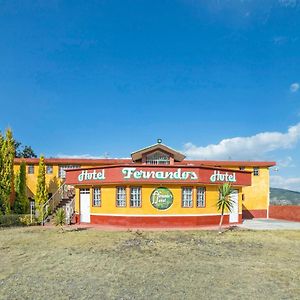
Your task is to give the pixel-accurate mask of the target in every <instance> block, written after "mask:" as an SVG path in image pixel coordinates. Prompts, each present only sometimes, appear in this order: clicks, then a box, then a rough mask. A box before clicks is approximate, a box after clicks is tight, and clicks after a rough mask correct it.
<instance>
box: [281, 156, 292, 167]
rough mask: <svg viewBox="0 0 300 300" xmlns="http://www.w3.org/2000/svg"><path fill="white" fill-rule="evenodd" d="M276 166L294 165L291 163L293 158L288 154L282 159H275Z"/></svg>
mask: <svg viewBox="0 0 300 300" xmlns="http://www.w3.org/2000/svg"><path fill="white" fill-rule="evenodd" d="M277 166H278V167H282V168H288V167H295V165H294V163H293V159H292V157H290V156H287V157H286V158H284V159H280V160H278V161H277Z"/></svg>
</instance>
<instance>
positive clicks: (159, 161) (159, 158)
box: [146, 151, 170, 165]
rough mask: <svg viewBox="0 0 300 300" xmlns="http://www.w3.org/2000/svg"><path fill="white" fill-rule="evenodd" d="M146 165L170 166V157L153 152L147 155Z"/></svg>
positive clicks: (159, 152)
mask: <svg viewBox="0 0 300 300" xmlns="http://www.w3.org/2000/svg"><path fill="white" fill-rule="evenodd" d="M146 164H152V165H169V164H170V156H169V155H168V154H166V153H163V152H161V151H155V152H154V153H151V154H148V155H147V156H146Z"/></svg>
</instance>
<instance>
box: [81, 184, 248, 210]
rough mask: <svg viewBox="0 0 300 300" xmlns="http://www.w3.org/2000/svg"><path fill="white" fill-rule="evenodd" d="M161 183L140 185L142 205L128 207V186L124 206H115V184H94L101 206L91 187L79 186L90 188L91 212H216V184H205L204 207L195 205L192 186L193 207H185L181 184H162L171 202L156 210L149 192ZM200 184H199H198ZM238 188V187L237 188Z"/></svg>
mask: <svg viewBox="0 0 300 300" xmlns="http://www.w3.org/2000/svg"><path fill="white" fill-rule="evenodd" d="M160 186H161V185H147V186H145V185H144V186H143V187H142V206H141V207H130V187H129V186H127V189H126V197H127V201H126V202H127V203H126V204H127V205H126V207H116V187H115V186H95V187H100V188H101V207H94V206H93V199H92V197H93V188H91V187H88V186H82V187H81V188H90V207H91V210H90V211H91V214H126V215H145V214H148V215H152V214H155V215H166V214H170V215H176V214H180V215H182V214H189V215H191V214H195V215H196V214H217V213H218V210H217V206H216V202H217V199H218V197H219V192H218V187H217V186H206V197H205V198H206V207H203V208H202V207H201V208H198V207H196V188H197V186H193V207H191V208H186V207H181V186H178V185H164V186H163V187H166V188H168V189H170V191H171V192H172V194H173V197H174V198H173V204H172V206H171V207H170V208H168V209H166V210H158V209H156V208H154V207H153V206H152V204H151V202H150V196H151V193H152V192H153V190H154V189H155V188H158V187H160ZM199 186H200V185H199ZM237 189H238V188H237ZM75 211H76V213H79V211H80V204H79V188H76V200H75ZM241 212H242V205H241V192H240V190H239V213H241Z"/></svg>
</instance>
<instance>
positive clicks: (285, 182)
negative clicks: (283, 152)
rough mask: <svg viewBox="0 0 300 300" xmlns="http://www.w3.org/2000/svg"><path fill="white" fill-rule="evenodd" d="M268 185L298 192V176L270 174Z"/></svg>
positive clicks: (299, 179)
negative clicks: (285, 176) (288, 176)
mask: <svg viewBox="0 0 300 300" xmlns="http://www.w3.org/2000/svg"><path fill="white" fill-rule="evenodd" d="M270 185H271V187H275V188H282V189H287V190H292V191H299V192H300V177H290V178H284V177H282V176H280V175H272V176H270Z"/></svg>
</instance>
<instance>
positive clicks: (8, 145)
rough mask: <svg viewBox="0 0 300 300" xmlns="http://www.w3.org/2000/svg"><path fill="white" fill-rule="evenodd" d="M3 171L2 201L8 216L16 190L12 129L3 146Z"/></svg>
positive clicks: (0, 182) (7, 132)
mask: <svg viewBox="0 0 300 300" xmlns="http://www.w3.org/2000/svg"><path fill="white" fill-rule="evenodd" d="M1 157H2V163H1V169H0V186H1V199H2V211H3V212H4V213H6V214H9V213H10V210H11V199H12V194H13V190H14V188H13V187H14V182H13V178H14V171H13V167H14V157H15V144H14V139H13V134H12V131H11V129H7V130H6V133H5V139H4V140H3V142H2V146H1Z"/></svg>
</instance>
